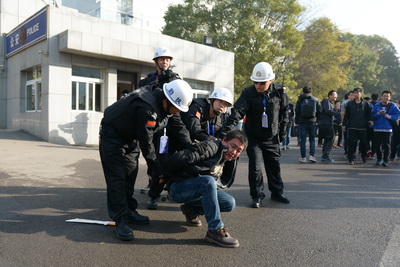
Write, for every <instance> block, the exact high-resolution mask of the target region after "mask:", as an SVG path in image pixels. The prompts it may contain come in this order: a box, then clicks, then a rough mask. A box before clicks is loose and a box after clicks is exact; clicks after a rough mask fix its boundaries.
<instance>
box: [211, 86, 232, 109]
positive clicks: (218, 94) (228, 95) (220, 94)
mask: <svg viewBox="0 0 400 267" xmlns="http://www.w3.org/2000/svg"><path fill="white" fill-rule="evenodd" d="M209 98H210V99H219V100H223V101H225V102H228V103H229V105H231V106H232V105H233V95H232V92H231V91H230V90H229V89H226V88H222V87H220V88H216V89H215V90H214V92H213V93H212V94H211V95H210V97H209Z"/></svg>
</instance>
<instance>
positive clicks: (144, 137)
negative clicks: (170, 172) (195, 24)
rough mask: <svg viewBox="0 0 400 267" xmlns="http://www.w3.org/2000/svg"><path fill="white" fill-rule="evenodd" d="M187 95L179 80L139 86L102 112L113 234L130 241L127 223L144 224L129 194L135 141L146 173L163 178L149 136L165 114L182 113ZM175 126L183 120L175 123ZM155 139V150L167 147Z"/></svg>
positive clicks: (188, 91)
mask: <svg viewBox="0 0 400 267" xmlns="http://www.w3.org/2000/svg"><path fill="white" fill-rule="evenodd" d="M192 99H193V92H192V89H191V87H190V85H189V84H188V83H186V82H184V81H182V80H175V81H172V82H170V83H167V84H164V86H163V89H161V88H153V86H148V87H144V88H141V89H138V90H135V91H133V92H132V93H130V94H129V95H127V96H125V97H124V98H123V99H120V100H118V101H117V102H115V103H114V104H113V105H111V106H109V107H107V108H106V109H105V111H104V117H103V119H102V121H101V130H100V144H99V151H100V158H101V163H102V167H103V171H104V176H105V179H106V184H107V205H108V213H109V216H110V218H111V219H112V220H114V221H115V222H116V229H115V232H116V235H117V237H118V238H120V239H121V240H132V239H133V238H134V236H133V232H132V230H131V228H130V227H129V225H128V223H137V224H148V223H149V218H148V217H147V216H142V215H140V214H139V213H138V212H137V211H136V209H137V207H138V203H137V201H136V199H135V198H134V197H133V192H134V185H135V181H136V176H137V174H138V157H139V153H137V150H136V148H137V144H139V146H140V150H141V151H142V153H143V157H144V158H145V160H146V163H147V166H148V167H149V168H150V169H151V170H153V173H152V176H154V177H160V176H163V167H162V166H161V164H160V162H159V159H158V153H157V151H156V150H155V146H154V142H153V135H154V133H155V132H157V131H160V130H162V129H165V127H166V124H167V121H168V117H170V116H171V115H172V114H175V113H179V112H181V111H187V110H188V109H189V105H190V103H191V101H192ZM175 123H176V124H177V128H178V129H179V128H180V127H181V126H182V125H183V123H182V122H181V121H180V122H179V121H176V122H175ZM160 143H164V146H162V147H160V151H158V152H161V153H163V152H165V151H166V150H167V149H168V138H167V136H165V138H163V139H162V140H160Z"/></svg>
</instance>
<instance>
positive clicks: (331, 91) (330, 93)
mask: <svg viewBox="0 0 400 267" xmlns="http://www.w3.org/2000/svg"><path fill="white" fill-rule="evenodd" d="M333 93H336V91H335V90H330V91H329V93H328V97H330V96H331V95H332V94H333Z"/></svg>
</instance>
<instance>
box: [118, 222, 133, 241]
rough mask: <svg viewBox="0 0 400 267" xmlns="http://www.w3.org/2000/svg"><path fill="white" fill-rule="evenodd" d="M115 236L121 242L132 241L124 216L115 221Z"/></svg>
mask: <svg viewBox="0 0 400 267" xmlns="http://www.w3.org/2000/svg"><path fill="white" fill-rule="evenodd" d="M115 223H116V226H115V234H116V235H117V237H118V238H119V239H121V240H123V241H131V240H133V238H134V236H133V231H132V229H131V228H130V227H129V225H128V220H127V218H126V216H122V217H120V218H118V219H117V220H115Z"/></svg>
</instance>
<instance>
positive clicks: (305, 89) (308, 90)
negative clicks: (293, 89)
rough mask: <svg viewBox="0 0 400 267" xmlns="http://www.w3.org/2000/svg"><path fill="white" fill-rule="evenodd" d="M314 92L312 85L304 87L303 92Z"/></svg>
mask: <svg viewBox="0 0 400 267" xmlns="http://www.w3.org/2000/svg"><path fill="white" fill-rule="evenodd" d="M311 92H312V89H311V87H310V86H308V85H307V86H304V87H303V93H305V94H309V93H311Z"/></svg>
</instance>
